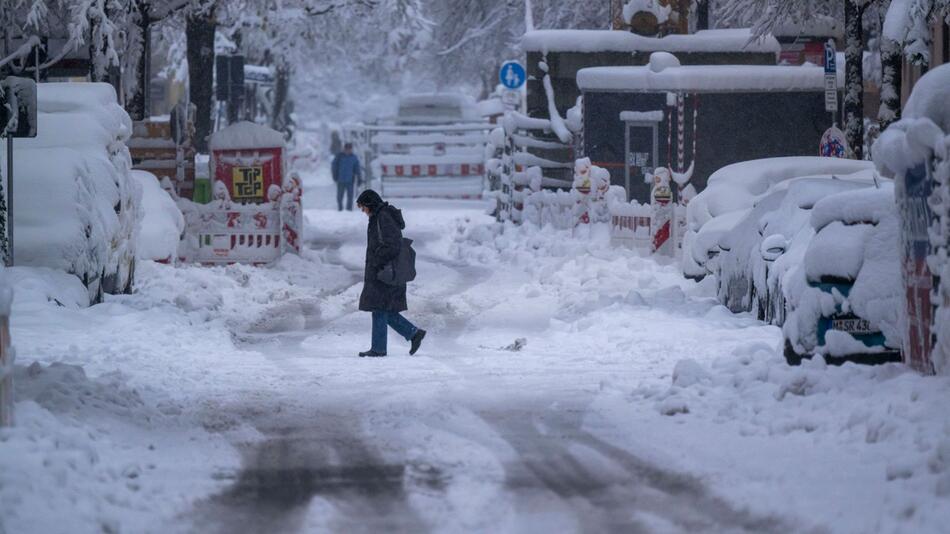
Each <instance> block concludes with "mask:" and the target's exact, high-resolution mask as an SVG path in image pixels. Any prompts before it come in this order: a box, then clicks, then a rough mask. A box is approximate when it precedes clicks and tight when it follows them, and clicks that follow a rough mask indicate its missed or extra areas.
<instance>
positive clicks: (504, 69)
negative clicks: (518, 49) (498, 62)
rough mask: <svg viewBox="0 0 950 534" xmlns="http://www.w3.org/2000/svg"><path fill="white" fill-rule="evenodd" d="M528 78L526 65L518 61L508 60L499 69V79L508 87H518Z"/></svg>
mask: <svg viewBox="0 0 950 534" xmlns="http://www.w3.org/2000/svg"><path fill="white" fill-rule="evenodd" d="M527 78H528V76H527V73H525V70H524V67H522V66H521V63H518V62H517V61H506V62H505V63H504V64H502V66H501V68H500V69H498V81H500V82H501V84H502V85H504V86H505V87H506V88H508V89H518V88H520V87H521V86H522V85H524V82H525V80H526V79H527Z"/></svg>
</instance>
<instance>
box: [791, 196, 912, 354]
mask: <svg viewBox="0 0 950 534" xmlns="http://www.w3.org/2000/svg"><path fill="white" fill-rule="evenodd" d="M811 225H812V227H813V228H815V232H816V235H815V237H814V238H813V239H812V240H811V242H810V243H809V245H808V248H807V250H806V252H805V257H804V263H803V265H801V266H800V267H798V268H797V269H795V270H793V271H792V272H791V273H789V275H788V281H787V283H786V285H785V288H784V293H785V298H786V299H787V300H788V304H789V315H788V318H787V320H786V322H785V324H784V326H783V330H784V332H785V336H786V338H787V339H788V341H789V343H791V345H792V347H793V348H794V349H795V351H796V352H797V353H799V354H806V353H820V354H828V355H831V356H845V355H848V354H854V353H863V352H873V351H874V350H881V349H880V348H875V349H868V347H865V346H864V345H863V344H862V343H860V342H859V341H857V340H855V339H854V338H853V337H852V336H851V335H850V334H847V333H845V332H838V331H829V334H831V335H829V336H828V337H826V339H825V344H821V339H820V338H819V332H818V320H819V319H820V318H821V317H829V316H831V315H834V314H848V313H853V314H855V315H857V316H858V317H860V318H861V319H865V320H867V321H869V323H870V327H871V328H872V331H873V330H879V331H881V332H882V333H883V335H884V343H885V346H886V347H888V348H890V349H892V350H896V349H898V348H899V347H900V346H901V340H902V339H903V335H902V328H901V325H900V314H899V312H898V310H899V307H900V304H901V302H903V299H902V297H903V285H902V283H901V271H900V260H899V257H898V256H899V240H898V216H897V207H896V205H895V203H894V186H893V184H890V183H886V184H883V185H882V186H881V187H880V188H866V189H861V190H858V191H847V192H842V193H837V194H834V195H830V196H827V197H825V198H823V199H822V200H820V201H818V202H817V203H816V204H815V208H814V209H813V210H812V213H811ZM826 283H835V284H841V283H844V284H850V290H840V291H839V289H838V287H833V288H832V289H830V290H826V289H823V288H822V287H819V284H826Z"/></svg>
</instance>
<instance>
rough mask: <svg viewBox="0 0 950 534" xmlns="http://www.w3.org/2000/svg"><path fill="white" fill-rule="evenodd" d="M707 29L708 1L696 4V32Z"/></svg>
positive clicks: (699, 0) (700, 1) (703, 0)
mask: <svg viewBox="0 0 950 534" xmlns="http://www.w3.org/2000/svg"><path fill="white" fill-rule="evenodd" d="M708 29H709V0H698V1H697V2H696V30H708Z"/></svg>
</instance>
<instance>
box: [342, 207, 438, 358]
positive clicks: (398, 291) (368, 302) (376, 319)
mask: <svg viewBox="0 0 950 534" xmlns="http://www.w3.org/2000/svg"><path fill="white" fill-rule="evenodd" d="M356 205H357V206H358V207H359V208H360V210H362V211H363V213H365V214H366V215H367V216H368V217H369V224H368V225H367V228H366V268H365V271H364V275H363V292H362V293H361V294H360V306H359V309H360V311H366V312H371V313H372V314H373V330H372V347H371V348H370V350H368V351H365V352H361V353H360V354H359V355H360V357H364V356H385V355H386V342H387V338H388V329H387V327H392V329H393V330H395V331H396V332H397V333H398V334H399V335H401V336H402V337H404V338H406V341H409V342H410V344H411V345H410V348H409V354H415V353H416V351H418V350H419V346H420V345H422V339H423V338H424V337H425V336H426V331H425V330H422V329H421V328H417V327H416V326H415V325H413V324H412V323H411V322H409V320H408V319H406V318H405V317H403V316H402V314H401V313H400V312H404V311H406V310H407V309H408V306H407V304H406V284H399V285H390V284H387V283H385V282H383V281H381V280H380V279H379V272H380V271H382V270H383V269H384V268H385V267H387V265H389V264H391V263H392V262H394V261H395V260H396V259H397V258H398V257H399V251H400V247H402V246H403V238H402V230H403V229H404V228H405V227H406V222H405V220H404V219H403V218H402V211H400V210H398V209H396V208H395V207H393V206H391V205H389V203H387V202H384V201H383V199H382V198H381V197H380V196H379V194H378V193H377V192H376V191H373V190H372V189H367V190H366V191H363V192H362V193H361V194H360V196H359V198H358V199H356Z"/></svg>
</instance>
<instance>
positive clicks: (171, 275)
mask: <svg viewBox="0 0 950 534" xmlns="http://www.w3.org/2000/svg"><path fill="white" fill-rule="evenodd" d="M325 171H326V169H323V172H321V173H319V174H315V175H312V176H309V177H307V179H306V183H305V186H306V191H307V193H306V196H305V199H304V204H305V206H306V207H307V208H308V209H307V211H306V224H307V234H306V235H307V250H306V252H305V253H304V254H303V257H301V258H298V257H294V256H287V257H284V258H283V259H282V260H281V262H280V263H279V264H278V265H277V266H275V267H272V268H260V267H251V266H238V265H235V266H229V267H215V268H203V267H192V266H184V267H179V268H174V267H170V266H167V265H161V264H157V263H147V264H145V265H142V266H140V267H139V275H138V276H139V284H138V291H137V292H136V293H135V294H134V295H129V296H114V297H108V298H107V300H106V302H105V303H104V304H100V305H96V306H93V307H91V308H84V309H83V308H76V307H74V306H70V305H69V303H68V302H65V303H61V304H63V305H57V303H56V302H52V301H50V302H47V300H46V295H52V294H54V293H60V294H61V293H62V292H63V290H62V286H63V284H64V282H63V280H62V276H60V275H54V274H53V273H52V272H50V274H49V277H50V280H47V281H46V283H47V284H49V285H48V286H47V287H42V285H41V282H42V280H40V279H37V278H35V277H34V278H31V279H29V280H24V283H23V284H21V285H18V288H20V287H23V288H29V289H22V290H18V293H17V300H16V301H15V304H14V308H13V336H14V339H15V343H16V347H17V353H18V362H19V363H20V364H21V367H19V368H18V370H17V376H16V385H17V395H18V400H19V402H18V404H17V417H18V426H17V427H14V428H12V429H3V430H2V434H0V440H2V443H3V446H4V448H5V450H9V451H15V452H16V454H4V455H3V457H0V503H2V514H0V517H3V523H2V524H0V525H2V528H0V531H4V530H5V531H6V532H10V533H13V532H98V531H106V532H120V531H121V532H169V531H180V532H324V531H327V532H329V531H333V532H379V531H401V532H420V531H433V532H463V531H466V532H467V531H480V532H527V531H539V530H540V531H545V532H555V531H556V532H608V531H609V532H618V531H621V532H790V531H794V532H797V531H804V532H810V531H819V532H821V531H834V532H867V531H869V530H878V531H894V532H897V531H904V532H907V531H916V532H923V531H930V532H937V531H939V530H940V529H941V525H942V524H945V521H946V520H947V519H948V514H950V512H948V508H950V507H947V506H946V505H945V504H946V498H947V497H946V496H947V494H948V493H950V449H948V447H950V419H948V418H947V416H946V414H945V406H946V404H947V401H948V400H950V399H948V396H950V393H948V391H950V387H948V385H950V384H948V382H947V378H946V377H921V376H918V375H916V374H914V373H912V372H910V371H908V370H906V369H905V368H903V367H902V366H898V365H891V366H884V367H877V368H863V367H857V366H854V365H846V366H845V367H843V368H827V367H825V366H824V365H823V364H822V363H821V362H820V361H816V362H810V363H806V364H805V365H804V366H803V367H801V368H790V367H787V366H786V365H785V363H784V360H783V359H782V356H781V352H780V345H781V333H780V331H779V329H777V328H775V327H771V326H766V325H763V324H762V323H760V322H758V321H756V320H754V319H752V318H750V317H748V316H747V315H735V314H732V313H730V312H729V311H727V310H726V309H725V308H723V307H722V306H720V305H719V304H718V303H717V302H716V300H715V299H714V298H712V290H711V289H710V288H708V287H706V286H705V285H702V284H696V283H694V282H690V281H687V280H686V279H684V278H683V277H682V275H681V274H679V273H678V270H677V269H676V267H675V266H664V265H661V264H659V263H657V262H656V260H654V259H651V258H641V257H639V256H638V255H637V254H636V253H635V252H634V251H631V250H627V249H624V248H617V247H612V246H610V244H609V239H607V238H606V237H605V236H602V235H598V233H597V227H596V226H593V227H592V228H593V230H592V235H580V233H581V230H577V231H576V234H575V235H573V236H572V235H571V233H570V232H566V233H559V232H554V231H553V230H552V231H551V232H550V233H547V234H544V233H538V232H535V231H530V230H529V229H527V228H524V227H514V226H501V225H497V224H495V223H494V222H493V221H492V220H491V218H490V217H488V216H487V215H485V214H484V211H485V206H484V204H482V203H479V202H474V201H473V202H461V201H452V202H449V201H435V200H415V201H412V200H407V201H404V202H400V203H399V205H400V207H402V208H403V209H404V213H405V215H406V219H407V231H406V234H407V235H408V236H410V237H412V238H413V239H416V247H417V250H419V260H420V261H419V277H418V279H417V282H415V283H413V284H411V285H410V290H409V305H410V311H409V312H408V314H407V316H408V317H409V318H411V319H412V320H413V321H414V322H416V323H417V324H419V325H420V326H422V327H424V328H426V329H428V330H429V332H430V336H429V337H427V338H426V342H425V344H424V345H423V348H422V350H421V351H420V353H419V354H418V355H416V356H413V357H410V356H408V355H407V354H406V353H407V352H408V344H406V343H405V342H404V341H402V340H397V336H390V337H391V339H390V356H389V357H386V358H358V357H357V356H356V353H357V352H358V351H359V350H364V349H365V348H366V347H367V346H368V344H369V315H368V314H366V313H361V312H358V311H356V302H357V298H358V295H359V291H360V288H361V286H362V281H361V274H362V260H363V252H364V247H365V232H366V222H365V221H366V218H365V216H364V215H363V214H361V213H359V212H354V213H343V214H340V213H337V212H336V211H335V210H330V209H327V207H328V206H329V205H330V203H331V201H330V199H329V195H328V193H329V190H330V185H332V184H330V183H329V178H328V177H327V175H326V172H325ZM584 231H585V232H586V230H584ZM56 276H59V278H57V280H58V286H57V287H59V289H55V290H54V289H53V286H54V285H56V284H54V282H53V281H52V280H53V279H54V278H56ZM34 361H35V362H36V363H32V362H34ZM872 391H873V392H874V395H875V399H876V400H875V401H874V403H869V402H868V399H869V398H870V394H871V392H872ZM940 413H944V415H942V416H940V415H938V414H940Z"/></svg>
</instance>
